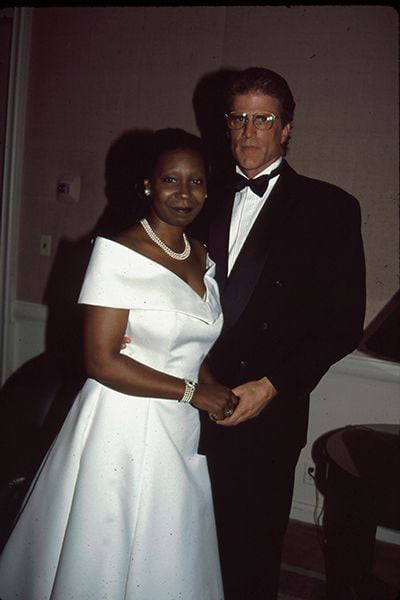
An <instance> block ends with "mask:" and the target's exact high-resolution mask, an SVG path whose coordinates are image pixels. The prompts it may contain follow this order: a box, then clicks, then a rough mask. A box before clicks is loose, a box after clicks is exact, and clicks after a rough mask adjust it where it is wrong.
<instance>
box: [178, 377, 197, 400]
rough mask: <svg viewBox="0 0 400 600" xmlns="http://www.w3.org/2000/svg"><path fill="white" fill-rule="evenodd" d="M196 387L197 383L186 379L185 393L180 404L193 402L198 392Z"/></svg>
mask: <svg viewBox="0 0 400 600" xmlns="http://www.w3.org/2000/svg"><path fill="white" fill-rule="evenodd" d="M196 387H197V383H196V382H195V381H189V380H188V379H185V393H184V394H183V396H182V398H181V399H180V400H179V402H183V403H184V404H187V403H189V402H191V401H192V398H193V395H194V393H195V391H196Z"/></svg>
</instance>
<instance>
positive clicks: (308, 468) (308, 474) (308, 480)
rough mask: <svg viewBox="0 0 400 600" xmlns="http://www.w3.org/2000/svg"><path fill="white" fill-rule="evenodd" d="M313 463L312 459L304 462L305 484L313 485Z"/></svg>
mask: <svg viewBox="0 0 400 600" xmlns="http://www.w3.org/2000/svg"><path fill="white" fill-rule="evenodd" d="M314 477H315V465H314V463H313V461H312V460H311V459H310V460H306V461H305V462H304V471H303V483H305V484H306V485H314Z"/></svg>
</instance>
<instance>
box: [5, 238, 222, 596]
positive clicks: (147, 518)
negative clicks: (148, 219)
mask: <svg viewBox="0 0 400 600" xmlns="http://www.w3.org/2000/svg"><path fill="white" fill-rule="evenodd" d="M214 269H215V266H214V263H212V261H211V260H209V264H208V269H207V271H206V274H205V276H204V283H205V286H206V296H205V298H204V299H202V298H200V296H199V295H198V294H197V293H196V292H195V291H194V290H193V289H192V288H191V287H190V286H189V285H188V284H186V283H185V282H184V281H183V280H182V279H180V278H179V277H178V276H177V275H175V274H174V273H172V272H171V271H169V270H168V269H166V268H164V267H163V266H161V265H159V264H158V263H156V262H154V261H152V260H151V259H149V258H147V257H145V256H143V255H141V254H138V253H137V252H134V251H132V250H130V249H128V248H126V247H125V246H122V245H120V244H118V243H116V242H112V241H110V240H107V239H105V238H97V240H96V242H95V246H94V249H93V253H92V258H91V260H90V263H89V266H88V270H87V273H86V277H85V281H84V284H83V287H82V291H81V296H80V302H82V303H85V304H93V305H98V306H109V307H115V308H126V309H129V321H128V327H127V331H126V334H127V335H129V336H131V337H132V340H133V342H132V344H130V346H129V347H128V348H127V349H125V350H123V351H122V352H124V353H125V354H127V355H128V356H132V358H135V359H137V360H138V361H140V362H142V363H145V364H146V365H149V366H151V367H153V368H155V369H158V370H160V371H163V372H165V373H169V374H171V375H174V376H176V377H181V378H186V379H190V380H196V379H197V377H198V370H199V366H200V364H201V363H202V361H203V359H204V357H205V356H206V354H207V352H208V351H209V349H210V347H211V346H212V344H213V343H214V341H215V340H216V338H217V337H218V334H219V332H220V330H221V327H222V314H221V306H220V303H219V296H218V288H217V285H216V282H215V280H214V279H213V273H214ZM199 427H200V424H199V414H198V411H197V410H196V409H195V408H193V407H192V406H191V405H190V404H182V403H179V402H177V401H175V400H167V399H155V398H143V397H134V396H128V395H125V394H122V393H119V392H116V391H114V390H112V389H110V388H107V387H105V386H104V385H101V384H100V383H98V382H97V381H95V380H93V379H88V380H87V382H86V383H85V385H84V387H83V388H82V390H81V392H80V393H79V395H78V396H77V398H76V400H75V402H74V405H73V407H72V408H71V411H70V413H69V415H68V417H67V419H66V421H65V423H64V425H63V427H62V429H61V431H60V433H59V435H58V437H57V439H56V440H55V442H54V444H53V446H52V448H51V449H50V451H49V453H48V455H47V457H46V458H45V460H44V462H43V464H42V467H41V470H40V471H39V474H38V475H37V478H36V481H35V482H34V484H33V485H32V487H31V490H30V493H29V494H28V496H27V500H26V503H25V506H24V508H23V510H22V512H21V514H20V516H19V519H18V521H17V524H16V526H15V528H14V530H13V532H12V534H11V537H10V538H9V540H8V542H7V544H6V547H5V549H4V551H3V553H2V556H1V558H0V598H1V600H14V599H15V598H18V599H20V600H106V599H107V600H222V599H223V592H222V583H221V576H220V570H219V560H218V550H217V542H216V533H215V523H214V513H213V507H212V500H211V490H210V482H209V477H208V471H207V465H206V459H205V457H204V456H201V455H198V454H197V443H198V438H199Z"/></svg>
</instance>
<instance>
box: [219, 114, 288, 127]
mask: <svg viewBox="0 0 400 600" xmlns="http://www.w3.org/2000/svg"><path fill="white" fill-rule="evenodd" d="M225 117H226V122H227V125H228V127H229V129H242V128H243V127H244V126H245V125H247V123H248V122H249V118H250V117H251V120H252V123H253V125H254V127H256V129H260V130H261V131H266V130H268V129H271V127H272V126H273V124H274V123H275V120H276V119H279V116H278V115H274V113H270V112H264V113H255V114H254V115H249V114H248V113H245V112H230V113H227V114H226V115H225Z"/></svg>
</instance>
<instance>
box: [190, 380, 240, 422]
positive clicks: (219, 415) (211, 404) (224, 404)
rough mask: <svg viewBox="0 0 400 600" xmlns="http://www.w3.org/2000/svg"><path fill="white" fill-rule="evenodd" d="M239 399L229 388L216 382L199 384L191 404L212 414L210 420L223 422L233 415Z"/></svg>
mask: <svg viewBox="0 0 400 600" xmlns="http://www.w3.org/2000/svg"><path fill="white" fill-rule="evenodd" d="M237 403H238V398H237V397H236V396H235V394H234V393H233V392H232V390H230V389H229V388H227V387H225V386H224V385H220V384H219V383H216V382H210V383H198V384H197V388H196V391H195V393H194V395H193V398H192V401H191V404H193V406H195V407H196V408H198V409H200V410H205V411H206V412H208V413H209V414H210V418H211V419H212V420H215V421H217V420H218V421H221V420H223V419H225V418H226V417H229V416H231V415H233V413H234V410H235V408H236V405H237Z"/></svg>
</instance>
